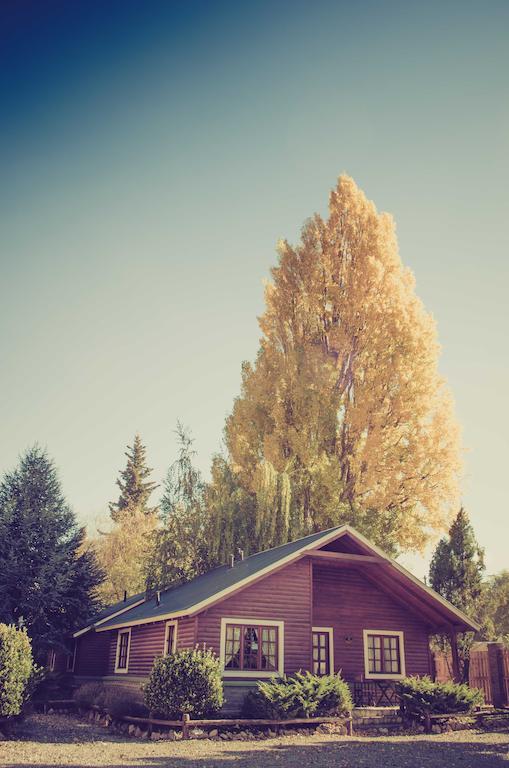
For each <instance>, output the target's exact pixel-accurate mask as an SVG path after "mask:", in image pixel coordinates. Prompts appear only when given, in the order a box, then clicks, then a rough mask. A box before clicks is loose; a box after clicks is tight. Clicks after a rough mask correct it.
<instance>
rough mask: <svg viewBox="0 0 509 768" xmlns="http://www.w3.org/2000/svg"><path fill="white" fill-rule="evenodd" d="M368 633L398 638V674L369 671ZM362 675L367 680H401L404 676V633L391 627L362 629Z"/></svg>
mask: <svg viewBox="0 0 509 768" xmlns="http://www.w3.org/2000/svg"><path fill="white" fill-rule="evenodd" d="M368 635H385V636H386V637H387V636H390V637H398V638H399V666H400V670H401V671H400V672H399V674H394V673H393V674H386V673H385V672H370V671H369V656H368ZM363 640H364V677H365V678H367V679H368V680H401V679H402V678H403V677H405V633H404V632H399V631H394V630H392V629H364V630H363Z"/></svg>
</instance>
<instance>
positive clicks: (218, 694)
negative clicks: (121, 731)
mask: <svg viewBox="0 0 509 768" xmlns="http://www.w3.org/2000/svg"><path fill="white" fill-rule="evenodd" d="M143 693H144V700H145V705H146V707H147V709H148V710H149V711H150V712H153V713H154V714H156V715H159V716H161V717H165V718H169V719H170V720H173V719H176V718H181V717H182V715H184V714H188V715H191V716H192V717H194V718H200V717H208V716H212V715H215V714H217V712H219V710H220V709H221V707H222V705H223V700H224V698H223V680H222V675H221V665H220V663H219V659H218V658H217V656H216V655H215V654H214V653H213V652H212V651H211V650H200V649H198V648H195V649H190V648H189V649H185V650H181V651H177V652H176V653H170V654H168V655H167V656H163V657H160V658H157V659H156V660H155V661H154V665H153V667H152V670H151V672H150V677H149V680H148V682H147V683H146V685H145V686H144V688H143Z"/></svg>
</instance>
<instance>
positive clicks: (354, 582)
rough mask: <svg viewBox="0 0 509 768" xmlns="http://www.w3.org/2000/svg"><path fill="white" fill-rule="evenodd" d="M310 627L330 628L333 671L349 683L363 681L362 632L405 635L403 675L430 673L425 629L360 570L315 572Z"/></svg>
mask: <svg viewBox="0 0 509 768" xmlns="http://www.w3.org/2000/svg"><path fill="white" fill-rule="evenodd" d="M313 626H316V627H333V628H334V666H335V671H338V670H341V671H342V673H343V676H344V677H346V678H347V679H350V680H353V679H354V678H356V677H359V676H361V675H364V645H363V630H364V629H385V630H394V631H400V632H404V646H405V662H406V674H407V675H428V674H430V673H431V670H430V660H429V652H428V628H427V626H426V624H425V623H424V622H423V621H421V620H420V619H419V617H418V616H417V615H416V614H414V613H413V612H412V611H411V610H410V609H408V608H406V607H405V606H403V605H401V604H400V603H399V602H398V601H396V600H394V599H393V598H392V597H391V596H390V595H388V594H387V593H386V592H384V591H382V590H381V589H380V588H379V587H377V586H376V584H374V583H373V582H372V581H369V580H368V579H367V578H366V577H365V576H364V575H363V574H362V572H361V571H360V570H356V569H354V568H339V567H336V566H330V565H329V566H328V565H325V564H324V565H322V564H318V565H314V566H313Z"/></svg>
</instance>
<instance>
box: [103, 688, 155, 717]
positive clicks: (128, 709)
mask: <svg viewBox="0 0 509 768" xmlns="http://www.w3.org/2000/svg"><path fill="white" fill-rule="evenodd" d="M102 706H103V707H104V709H105V710H106V711H107V712H108V714H110V715H111V716H112V717H113V718H115V719H121V718H122V717H125V716H126V715H130V716H131V717H145V716H146V715H147V714H148V713H147V709H146V707H144V706H143V704H142V702H141V701H140V700H139V698H137V697H136V694H135V692H134V691H130V690H129V689H128V688H114V687H110V688H107V689H106V691H105V693H104V697H103V704H102Z"/></svg>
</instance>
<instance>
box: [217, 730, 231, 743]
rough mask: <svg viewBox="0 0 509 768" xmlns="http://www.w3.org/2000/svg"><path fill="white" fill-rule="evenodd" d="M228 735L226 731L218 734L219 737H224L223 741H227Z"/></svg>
mask: <svg viewBox="0 0 509 768" xmlns="http://www.w3.org/2000/svg"><path fill="white" fill-rule="evenodd" d="M229 736H230V734H229V733H226V731H223V732H222V733H220V734H219V738H220V739H224V741H227V740H228V738H229Z"/></svg>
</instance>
